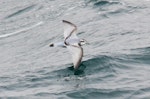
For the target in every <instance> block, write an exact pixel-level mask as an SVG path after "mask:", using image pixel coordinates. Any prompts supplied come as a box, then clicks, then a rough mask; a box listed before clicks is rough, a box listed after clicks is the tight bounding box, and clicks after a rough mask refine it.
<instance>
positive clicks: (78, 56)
mask: <svg viewBox="0 0 150 99" xmlns="http://www.w3.org/2000/svg"><path fill="white" fill-rule="evenodd" d="M67 48H68V49H69V51H70V53H71V54H72V61H73V65H74V69H78V68H79V66H80V63H81V60H82V57H83V48H82V47H81V46H72V45H69V46H67Z"/></svg>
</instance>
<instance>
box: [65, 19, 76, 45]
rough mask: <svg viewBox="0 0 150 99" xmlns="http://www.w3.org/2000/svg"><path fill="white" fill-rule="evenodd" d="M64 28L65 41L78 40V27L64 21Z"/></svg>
mask: <svg viewBox="0 0 150 99" xmlns="http://www.w3.org/2000/svg"><path fill="white" fill-rule="evenodd" d="M63 26H64V39H65V42H66V40H67V39H78V37H77V35H76V31H77V26H76V25H75V24H73V23H71V22H69V21H66V20H63Z"/></svg>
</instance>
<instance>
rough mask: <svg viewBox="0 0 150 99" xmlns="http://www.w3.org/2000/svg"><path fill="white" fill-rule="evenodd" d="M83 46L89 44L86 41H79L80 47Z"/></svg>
mask: <svg viewBox="0 0 150 99" xmlns="http://www.w3.org/2000/svg"><path fill="white" fill-rule="evenodd" d="M85 44H89V42H87V40H85V39H80V45H81V46H82V45H85Z"/></svg>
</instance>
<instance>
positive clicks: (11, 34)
mask: <svg viewBox="0 0 150 99" xmlns="http://www.w3.org/2000/svg"><path fill="white" fill-rule="evenodd" d="M43 23H44V22H43V21H40V22H38V23H36V24H34V25H32V26H30V27H27V28H23V29H20V30H17V31H15V32H12V33H8V34H3V35H0V38H5V37H9V36H13V35H16V34H19V33H21V32H25V31H28V30H30V29H32V28H35V27H37V26H39V25H41V24H43Z"/></svg>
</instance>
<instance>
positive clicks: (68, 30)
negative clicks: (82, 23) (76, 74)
mask: <svg viewBox="0 0 150 99" xmlns="http://www.w3.org/2000/svg"><path fill="white" fill-rule="evenodd" d="M63 25H64V38H65V39H64V43H65V44H66V47H67V48H68V50H69V51H70V53H71V54H72V60H73V65H74V69H78V67H79V66H80V63H81V60H82V57H83V48H82V47H81V46H80V45H79V42H80V41H79V38H78V37H77V35H76V31H77V26H76V25H74V24H73V23H71V22H69V21H66V20H63Z"/></svg>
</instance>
